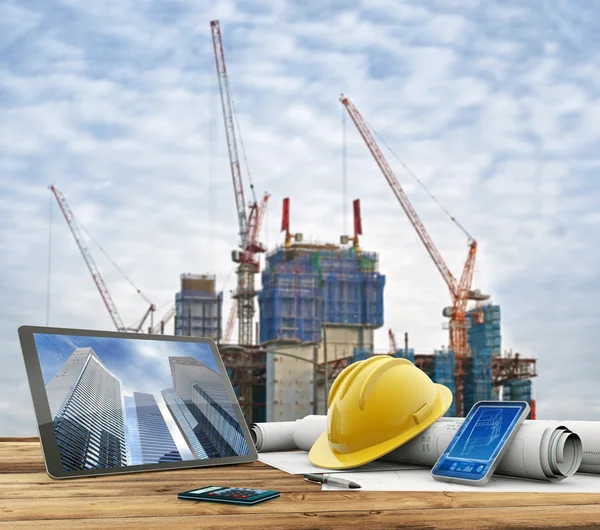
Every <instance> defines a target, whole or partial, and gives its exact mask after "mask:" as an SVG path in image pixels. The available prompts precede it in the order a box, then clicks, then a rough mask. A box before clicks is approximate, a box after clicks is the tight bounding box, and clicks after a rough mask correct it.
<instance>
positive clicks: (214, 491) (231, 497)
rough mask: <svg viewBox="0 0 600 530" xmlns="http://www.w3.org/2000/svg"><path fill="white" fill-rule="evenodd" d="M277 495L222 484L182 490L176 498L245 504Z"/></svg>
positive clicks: (276, 494)
mask: <svg viewBox="0 0 600 530" xmlns="http://www.w3.org/2000/svg"><path fill="white" fill-rule="evenodd" d="M277 497H279V492H278V491H273V490H255V489H250V488H229V487H224V486H205V487H204V488H200V489H194V490H189V491H182V492H181V493H178V494H177V498H178V499H182V500H186V501H212V502H226V503H228V504H246V505H251V504H257V503H259V502H263V501H268V500H269V499H275V498H277Z"/></svg>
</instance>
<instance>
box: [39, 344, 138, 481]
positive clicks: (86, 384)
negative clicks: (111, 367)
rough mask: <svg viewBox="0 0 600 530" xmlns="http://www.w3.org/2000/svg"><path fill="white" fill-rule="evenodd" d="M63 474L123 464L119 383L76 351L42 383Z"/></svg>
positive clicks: (86, 352)
mask: <svg viewBox="0 0 600 530" xmlns="http://www.w3.org/2000/svg"><path fill="white" fill-rule="evenodd" d="M46 392H47V394H48V402H49V404H50V411H51V414H52V420H53V422H54V430H55V433H56V439H57V443H58V448H59V452H60V457H61V461H62V463H63V467H64V469H65V470H66V471H74V470H81V469H91V468H108V467H120V466H124V465H127V452H126V448H125V429H124V421H123V401H122V399H121V396H122V394H121V382H120V381H119V380H118V379H117V378H116V377H115V376H113V375H112V374H111V373H110V372H109V371H108V370H107V369H106V368H105V367H104V366H103V364H102V362H101V361H100V359H99V358H98V356H97V355H96V353H95V352H94V350H93V349H92V348H77V349H76V350H75V351H74V352H73V353H72V354H71V355H70V356H69V358H68V359H67V360H66V361H65V363H64V364H63V365H62V366H61V368H60V369H59V370H58V372H57V373H56V374H55V375H54V377H53V378H52V379H51V380H50V381H49V382H48V384H47V385H46Z"/></svg>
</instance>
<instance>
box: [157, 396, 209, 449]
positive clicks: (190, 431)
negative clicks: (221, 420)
mask: <svg viewBox="0 0 600 530" xmlns="http://www.w3.org/2000/svg"><path fill="white" fill-rule="evenodd" d="M162 395H163V398H164V400H165V403H166V404H167V408H168V409H169V412H170V413H171V416H172V417H173V420H175V423H176V425H177V427H179V430H180V431H181V434H183V439H184V440H185V442H186V443H187V445H188V447H189V448H190V451H191V452H192V454H193V455H194V458H198V459H204V458H208V454H207V453H206V451H205V449H204V447H202V444H201V443H200V440H198V436H197V435H196V433H195V432H194V429H196V427H197V426H198V422H197V421H196V418H194V416H193V415H192V413H191V412H190V409H188V408H187V406H186V405H185V403H184V402H183V400H182V399H181V397H179V394H178V393H177V392H175V390H174V389H173V388H165V389H164V390H163V391H162Z"/></svg>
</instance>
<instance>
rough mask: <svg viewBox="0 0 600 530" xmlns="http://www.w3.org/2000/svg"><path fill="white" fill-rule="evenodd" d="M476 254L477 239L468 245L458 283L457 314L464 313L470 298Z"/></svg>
mask: <svg viewBox="0 0 600 530" xmlns="http://www.w3.org/2000/svg"><path fill="white" fill-rule="evenodd" d="M476 254H477V241H472V242H471V244H470V246H469V254H468V255H467V260H466V262H465V267H464V268H463V272H462V276H461V277H460V282H459V284H458V292H459V297H458V301H457V302H455V304H456V305H457V306H458V307H457V308H456V309H458V311H459V314H464V312H465V311H466V310H467V304H468V302H469V300H470V299H471V298H470V297H471V285H472V284H473V273H474V272H475V255H476Z"/></svg>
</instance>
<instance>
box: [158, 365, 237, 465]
mask: <svg viewBox="0 0 600 530" xmlns="http://www.w3.org/2000/svg"><path fill="white" fill-rule="evenodd" d="M169 364H170V366H171V374H172V377H173V387H174V388H173V390H174V391H175V393H176V394H177V395H178V396H179V397H180V398H181V401H182V402H183V403H184V404H185V407H186V408H187V409H188V411H189V412H190V413H191V418H193V419H190V416H189V415H186V414H184V413H183V410H182V409H181V407H175V406H174V404H176V403H177V401H176V400H175V399H171V403H169V396H170V397H171V398H173V397H174V396H173V394H172V393H169V390H171V389H166V393H167V395H166V396H165V391H163V396H165V399H166V400H167V403H168V405H169V409H170V410H171V414H172V415H173V418H174V420H175V422H176V424H177V426H178V427H179V429H180V431H181V433H182V435H183V436H184V437H185V438H186V439H188V437H189V436H190V434H189V433H190V432H193V433H194V434H195V435H196V438H197V439H198V441H199V442H200V444H201V445H202V448H203V450H204V452H205V453H206V454H207V455H208V457H210V458H214V457H225V456H235V455H247V454H249V449H248V445H247V443H246V440H245V438H244V435H243V433H242V430H241V428H240V425H239V423H238V421H237V419H236V415H235V411H234V409H233V406H232V404H231V400H230V397H229V394H228V392H227V387H226V385H225V381H224V379H223V377H222V376H221V375H219V374H218V373H216V372H214V371H213V370H211V369H210V368H208V367H207V366H206V365H204V364H202V363H201V362H200V361H198V360H196V359H194V358H193V357H169ZM177 412H179V413H177ZM188 443H189V442H188Z"/></svg>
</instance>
